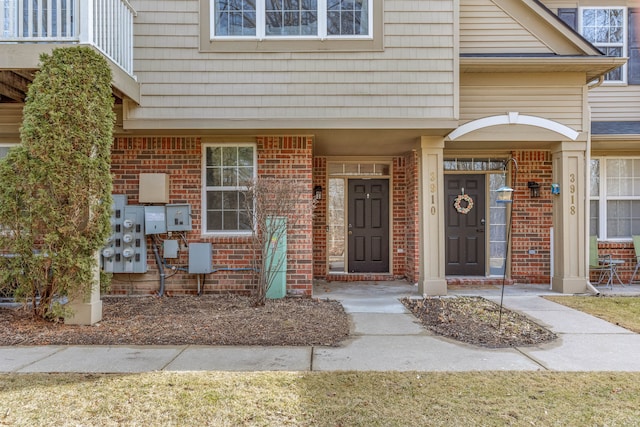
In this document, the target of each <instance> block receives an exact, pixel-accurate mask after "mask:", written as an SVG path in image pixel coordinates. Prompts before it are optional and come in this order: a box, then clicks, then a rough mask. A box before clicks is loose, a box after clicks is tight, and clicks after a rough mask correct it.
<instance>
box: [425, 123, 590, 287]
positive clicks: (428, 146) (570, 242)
mask: <svg viewBox="0 0 640 427" xmlns="http://www.w3.org/2000/svg"><path fill="white" fill-rule="evenodd" d="M514 125H520V126H518V129H522V128H523V125H524V126H530V127H533V129H531V131H530V132H509V133H510V134H511V139H508V140H507V139H500V140H499V141H494V143H497V144H503V143H505V144H508V143H509V142H517V143H519V144H522V143H526V144H529V145H530V146H531V147H537V146H536V145H535V144H539V142H538V143H537V142H535V141H539V139H538V138H537V136H538V135H545V138H546V139H545V140H544V147H540V148H541V149H544V150H548V151H550V152H551V154H552V161H553V182H554V183H557V184H558V185H559V187H560V189H561V192H560V194H559V195H557V196H553V200H552V202H553V205H552V206H553V207H552V209H553V227H554V234H553V235H554V239H553V242H552V247H553V251H552V254H553V260H552V262H553V265H554V271H553V277H552V284H553V289H554V290H555V291H557V292H562V293H576V292H584V291H586V287H587V281H588V263H587V262H586V259H587V254H586V253H585V248H586V235H587V234H588V231H587V228H586V227H587V219H588V218H589V215H588V200H587V194H588V193H587V186H586V184H587V183H588V179H587V174H588V168H587V167H586V166H587V165H586V161H587V158H588V157H587V153H588V149H587V147H588V144H587V141H588V139H587V136H588V135H586V134H584V133H581V132H579V131H577V130H575V129H572V128H571V127H569V126H566V125H564V124H562V123H559V122H556V121H553V120H549V119H545V118H542V117H537V116H531V115H523V114H519V113H517V112H509V113H507V114H503V115H497V116H491V117H485V118H481V119H477V120H473V121H471V122H468V123H465V124H464V125H462V126H460V127H458V128H457V129H455V130H454V131H452V132H451V133H449V134H448V135H447V136H446V137H444V138H433V137H424V138H422V141H421V147H420V148H421V150H420V153H421V163H422V200H423V203H422V213H421V217H422V228H421V236H422V239H421V252H422V254H423V256H421V264H422V265H421V272H422V274H421V275H420V290H421V292H422V293H423V294H424V295H443V294H446V277H445V273H444V272H445V268H444V265H445V264H444V263H445V261H444V256H443V255H442V254H444V253H445V236H444V233H443V232H442V231H441V230H442V229H443V224H444V223H443V221H444V214H443V209H444V203H445V197H444V193H445V192H444V179H443V165H442V161H443V159H444V150H445V146H446V147H447V148H451V147H454V146H455V142H457V141H458V140H464V141H466V143H467V144H469V143H473V144H474V145H475V144H476V142H475V141H474V133H476V132H477V135H481V134H484V135H486V133H487V128H491V127H495V126H498V127H500V129H496V131H498V130H499V131H501V132H499V133H500V135H504V131H505V127H508V126H514ZM497 133H498V132H497ZM532 135H536V136H535V137H532ZM484 141H485V139H482V138H481V139H480V140H478V141H477V145H478V148H479V149H480V150H482V149H483V148H484V147H483V145H484ZM494 146H495V145H494ZM506 147H508V146H507V145H505V148H506ZM434 201H435V202H436V203H437V206H436V207H435V208H434ZM568 246H571V248H569V247H568ZM435 254H440V255H439V256H434V255H435ZM434 262H435V263H436V265H434Z"/></svg>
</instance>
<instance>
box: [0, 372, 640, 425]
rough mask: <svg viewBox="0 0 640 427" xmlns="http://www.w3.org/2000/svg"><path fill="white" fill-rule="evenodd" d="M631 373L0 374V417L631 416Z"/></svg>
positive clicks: (42, 420) (504, 420) (442, 420)
mask: <svg viewBox="0 0 640 427" xmlns="http://www.w3.org/2000/svg"><path fill="white" fill-rule="evenodd" d="M638 396H640V373H602V372H600V373H559V372H542V371H535V372H471V373H431V372H402V373H398V372H388V373H384V372H382V373H381V372H357V373H356V372H343V373H339V372H255V373H243V372H186V373H176V372H153V373H144V374H135V375H95V374H5V375H0V424H1V425H29V426H44V425H47V426H49V425H56V426H76V425H83V426H84V425H100V426H103V425H104V426H109V425H114V426H115V425H118V426H120V425H132V426H133V425H138V426H139V425H145V426H156V425H163V426H164V425H215V426H254V425H256V426H272V425H277V426H286V425H296V426H299V425H302V426H305V425H309V426H310V425H313V426H414V425H429V426H438V425H446V426H468V425H483V426H492V425H495V426H502V425H536V426H540V425H545V426H546V425H607V426H616V425H619V426H623V425H624V426H629V425H638V423H639V421H638V420H640V405H639V404H638Z"/></svg>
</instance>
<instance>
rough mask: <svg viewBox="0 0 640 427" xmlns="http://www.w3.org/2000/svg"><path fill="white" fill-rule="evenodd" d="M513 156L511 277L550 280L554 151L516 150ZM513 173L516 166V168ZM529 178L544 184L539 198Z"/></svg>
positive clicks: (534, 281)
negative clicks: (533, 192) (535, 194)
mask: <svg viewBox="0 0 640 427" xmlns="http://www.w3.org/2000/svg"><path fill="white" fill-rule="evenodd" d="M512 156H513V158H514V159H516V162H517V163H518V174H517V181H516V186H515V187H514V202H513V220H512V221H513V223H512V231H511V232H512V240H511V244H512V248H511V278H512V279H513V280H514V281H515V282H516V283H538V284H543V283H549V282H550V272H551V257H550V254H551V241H550V230H551V227H553V211H552V210H553V201H552V199H551V190H550V189H551V183H552V177H553V174H552V161H551V153H549V152H548V151H515V152H513V153H512ZM512 173H515V170H513V169H512ZM513 178H514V175H512V177H511V179H512V180H513ZM529 181H535V182H536V183H538V184H540V197H539V198H532V197H531V195H530V193H531V191H530V190H529V188H528V187H527V183H528V182H529Z"/></svg>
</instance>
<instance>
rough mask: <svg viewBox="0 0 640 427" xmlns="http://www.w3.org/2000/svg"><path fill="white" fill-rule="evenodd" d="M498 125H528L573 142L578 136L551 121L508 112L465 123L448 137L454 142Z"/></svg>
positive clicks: (567, 128)
mask: <svg viewBox="0 0 640 427" xmlns="http://www.w3.org/2000/svg"><path fill="white" fill-rule="evenodd" d="M498 125H528V126H536V127H539V128H543V129H548V130H550V131H553V132H556V133H559V134H560V135H563V136H566V137H567V138H569V139H571V140H572V141H575V140H576V139H577V138H578V135H580V133H579V132H576V131H575V130H573V129H571V128H570V127H568V126H565V125H563V124H561V123H558V122H554V121H553V120H549V119H543V118H542V117H536V116H526V115H522V114H520V113H515V112H510V113H507V114H504V115H501V116H491V117H485V118H482V119H478V120H474V121H472V122H469V123H465V124H463V125H462V126H460V127H459V128H458V129H456V130H454V131H453V132H451V133H450V134H449V135H448V137H449V139H450V140H451V141H455V140H456V139H458V138H460V137H461V136H463V135H466V134H468V133H470V132H473V131H476V130H479V129H483V128H486V127H490V126H498Z"/></svg>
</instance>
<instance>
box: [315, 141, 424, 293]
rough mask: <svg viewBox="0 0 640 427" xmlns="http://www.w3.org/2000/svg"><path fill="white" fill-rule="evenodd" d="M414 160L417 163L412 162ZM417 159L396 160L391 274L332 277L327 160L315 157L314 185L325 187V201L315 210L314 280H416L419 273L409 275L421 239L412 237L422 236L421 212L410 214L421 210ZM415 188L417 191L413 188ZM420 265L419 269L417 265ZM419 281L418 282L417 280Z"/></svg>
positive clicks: (392, 185) (413, 156)
mask: <svg viewBox="0 0 640 427" xmlns="http://www.w3.org/2000/svg"><path fill="white" fill-rule="evenodd" d="M412 159H413V160H412ZM408 162H410V163H411V168H412V169H411V171H410V173H409V172H407V163H408ZM416 162H417V158H416V155H415V153H413V155H412V154H408V155H407V156H402V157H394V158H393V159H392V174H393V175H392V179H391V181H390V184H391V187H390V190H391V198H392V200H393V210H392V211H391V216H392V218H391V230H390V232H391V236H390V238H391V240H390V241H389V244H390V245H391V250H392V261H391V262H392V264H391V265H390V268H391V274H379V273H375V274H368V273H363V274H335V273H334V274H331V275H328V274H327V271H328V268H327V267H328V266H327V231H326V226H327V215H328V213H327V202H326V200H327V197H328V194H327V188H326V186H327V184H326V183H327V159H326V158H325V157H315V158H314V160H313V174H314V176H313V185H314V186H315V185H321V186H322V188H323V189H324V193H323V199H322V200H320V201H319V203H318V205H317V206H316V209H315V214H314V222H313V224H314V225H313V235H314V238H313V240H314V248H313V260H314V276H315V277H317V278H323V279H327V280H336V281H338V280H339V281H363V280H368V281H373V280H375V281H381V280H391V279H401V278H405V277H407V276H408V275H409V276H410V277H414V275H415V273H414V272H411V273H407V259H408V258H407V256H408V254H409V253H410V254H411V262H412V266H411V268H412V269H414V268H415V269H417V268H418V266H417V244H418V243H417V240H418V236H417V234H416V235H412V236H409V235H408V233H412V232H415V233H417V232H418V229H417V223H416V221H417V212H410V210H409V206H410V205H411V206H415V207H416V208H417V200H416V199H415V198H416V197H417V185H418V183H417V176H416V174H417V163H416ZM409 186H413V188H409ZM413 263H416V265H413ZM416 280H417V279H416Z"/></svg>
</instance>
